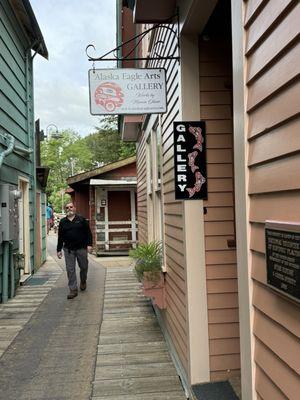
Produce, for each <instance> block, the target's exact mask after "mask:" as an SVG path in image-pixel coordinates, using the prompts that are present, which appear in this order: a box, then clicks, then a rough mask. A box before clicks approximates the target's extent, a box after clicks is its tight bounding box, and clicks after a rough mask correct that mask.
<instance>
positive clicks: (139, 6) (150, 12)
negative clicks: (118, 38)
mask: <svg viewBox="0 0 300 400" xmlns="http://www.w3.org/2000/svg"><path fill="white" fill-rule="evenodd" d="M175 14H176V0H151V1H149V0H136V1H135V6H134V9H133V20H134V23H136V24H141V23H143V24H144V23H162V22H167V21H169V20H170V19H171V18H172V17H173V16H174V15H175Z"/></svg>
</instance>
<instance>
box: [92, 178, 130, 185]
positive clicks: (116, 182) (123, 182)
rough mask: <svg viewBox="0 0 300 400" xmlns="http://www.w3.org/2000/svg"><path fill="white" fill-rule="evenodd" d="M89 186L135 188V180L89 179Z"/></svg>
mask: <svg viewBox="0 0 300 400" xmlns="http://www.w3.org/2000/svg"><path fill="white" fill-rule="evenodd" d="M90 185H91V186H110V187H111V186H113V187H136V185H137V180H136V179H91V180H90Z"/></svg>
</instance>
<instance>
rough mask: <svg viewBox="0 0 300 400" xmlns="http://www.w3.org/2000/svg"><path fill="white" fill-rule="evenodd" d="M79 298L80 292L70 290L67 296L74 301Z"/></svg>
mask: <svg viewBox="0 0 300 400" xmlns="http://www.w3.org/2000/svg"><path fill="white" fill-rule="evenodd" d="M76 296H78V290H77V289H75V290H70V293H69V294H68V296H67V299H69V300H70V299H74V297H76Z"/></svg>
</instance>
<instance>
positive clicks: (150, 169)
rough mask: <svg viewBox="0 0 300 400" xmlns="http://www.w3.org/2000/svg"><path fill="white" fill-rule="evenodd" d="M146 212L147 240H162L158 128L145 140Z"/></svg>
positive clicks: (159, 139) (159, 140)
mask: <svg viewBox="0 0 300 400" xmlns="http://www.w3.org/2000/svg"><path fill="white" fill-rule="evenodd" d="M147 210H148V238H149V241H151V240H162V198H161V138H160V130H159V129H158V128H155V129H152V131H151V133H150V134H149V137H148V140H147Z"/></svg>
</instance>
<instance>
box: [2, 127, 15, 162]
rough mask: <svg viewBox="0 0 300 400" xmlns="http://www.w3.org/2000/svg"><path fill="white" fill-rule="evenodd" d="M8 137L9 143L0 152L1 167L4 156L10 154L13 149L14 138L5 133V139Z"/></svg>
mask: <svg viewBox="0 0 300 400" xmlns="http://www.w3.org/2000/svg"><path fill="white" fill-rule="evenodd" d="M8 138H9V139H10V141H9V145H8V147H7V149H6V150H4V151H2V153H1V154H0V168H1V167H2V164H3V161H4V158H5V157H6V156H8V155H9V154H11V153H12V152H13V150H14V146H15V138H14V137H13V136H11V135H8V134H7V135H6V136H5V139H6V140H7V139H8Z"/></svg>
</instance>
